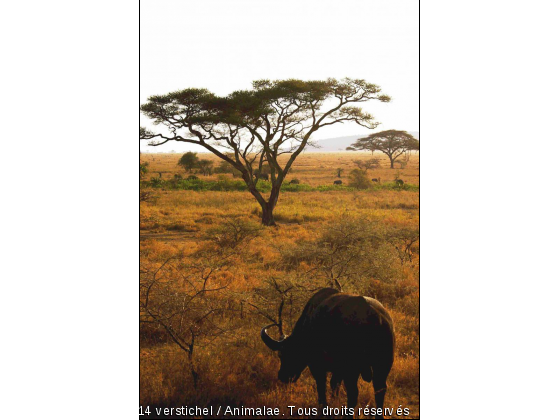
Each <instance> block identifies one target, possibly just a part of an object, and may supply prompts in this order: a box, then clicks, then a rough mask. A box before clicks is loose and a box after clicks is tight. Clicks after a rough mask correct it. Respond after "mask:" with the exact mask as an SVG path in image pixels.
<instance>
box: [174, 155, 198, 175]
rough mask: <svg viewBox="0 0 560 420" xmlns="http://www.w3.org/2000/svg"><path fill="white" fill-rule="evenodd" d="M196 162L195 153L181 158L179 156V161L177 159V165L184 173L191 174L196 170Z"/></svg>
mask: <svg viewBox="0 0 560 420" xmlns="http://www.w3.org/2000/svg"><path fill="white" fill-rule="evenodd" d="M198 162H199V160H198V156H197V155H196V153H193V152H187V153H185V154H184V155H183V156H181V159H179V162H177V165H179V166H181V167H182V168H183V169H184V170H185V171H186V172H191V171H192V170H193V169H194V168H196V165H198Z"/></svg>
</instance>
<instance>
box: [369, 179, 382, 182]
mask: <svg viewBox="0 0 560 420" xmlns="http://www.w3.org/2000/svg"><path fill="white" fill-rule="evenodd" d="M371 180H372V181H373V182H377V183H379V182H381V178H372V179H371Z"/></svg>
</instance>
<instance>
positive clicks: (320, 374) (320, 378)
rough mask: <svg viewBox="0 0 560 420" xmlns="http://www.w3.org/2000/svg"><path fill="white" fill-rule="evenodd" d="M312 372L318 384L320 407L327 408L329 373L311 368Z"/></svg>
mask: <svg viewBox="0 0 560 420" xmlns="http://www.w3.org/2000/svg"><path fill="white" fill-rule="evenodd" d="M310 370H311V374H312V375H313V378H314V379H315V382H317V395H318V397H319V405H322V406H325V405H327V372H325V371H324V370H323V371H321V370H317V369H311V368H310Z"/></svg>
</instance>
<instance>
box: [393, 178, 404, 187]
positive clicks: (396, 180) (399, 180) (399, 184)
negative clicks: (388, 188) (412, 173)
mask: <svg viewBox="0 0 560 420" xmlns="http://www.w3.org/2000/svg"><path fill="white" fill-rule="evenodd" d="M395 183H396V184H397V185H398V186H399V187H402V186H404V181H403V180H402V179H395Z"/></svg>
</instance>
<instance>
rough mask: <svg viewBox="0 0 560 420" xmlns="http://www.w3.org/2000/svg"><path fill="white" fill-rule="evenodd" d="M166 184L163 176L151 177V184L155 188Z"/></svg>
mask: <svg viewBox="0 0 560 420" xmlns="http://www.w3.org/2000/svg"><path fill="white" fill-rule="evenodd" d="M164 184H165V181H164V180H163V179H161V178H151V179H150V186H151V187H153V188H161V187H163V186H164Z"/></svg>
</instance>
